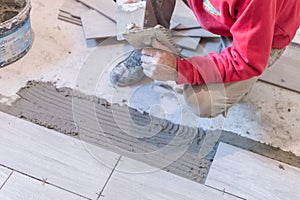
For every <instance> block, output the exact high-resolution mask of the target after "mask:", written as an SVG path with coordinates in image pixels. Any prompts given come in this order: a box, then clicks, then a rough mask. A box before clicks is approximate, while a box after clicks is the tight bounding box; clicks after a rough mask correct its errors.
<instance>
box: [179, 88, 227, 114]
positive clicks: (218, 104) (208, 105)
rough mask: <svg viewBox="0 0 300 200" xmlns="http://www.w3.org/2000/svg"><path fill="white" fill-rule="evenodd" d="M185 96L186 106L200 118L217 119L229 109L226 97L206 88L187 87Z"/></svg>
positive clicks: (184, 92)
mask: <svg viewBox="0 0 300 200" xmlns="http://www.w3.org/2000/svg"><path fill="white" fill-rule="evenodd" d="M183 94H184V99H185V102H186V104H187V105H188V107H189V108H190V109H191V111H192V112H193V113H194V114H195V115H197V116H198V117H205V118H211V117H216V116H217V115H219V114H221V113H223V112H224V111H226V110H227V109H228V104H227V103H226V98H225V96H224V95H220V94H216V92H215V91H210V90H209V89H208V88H207V87H206V86H191V85H186V86H184V91H183Z"/></svg>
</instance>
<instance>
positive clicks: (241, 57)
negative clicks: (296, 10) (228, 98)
mask: <svg viewBox="0 0 300 200" xmlns="http://www.w3.org/2000/svg"><path fill="white" fill-rule="evenodd" d="M224 2H227V1H224ZM237 2H238V3H236V4H235V5H234V7H235V10H236V12H235V15H234V16H235V18H236V20H235V22H234V24H233V25H232V27H231V28H230V32H231V34H232V38H233V44H232V46H230V47H228V48H226V49H224V50H223V51H222V52H221V53H220V54H217V53H210V54H208V55H207V56H205V57H200V56H196V57H191V58H189V59H184V60H181V59H177V67H178V81H177V83H178V84H203V83H211V82H224V83H228V82H236V81H241V80H246V79H249V78H252V77H254V76H259V75H260V74H261V73H262V72H263V71H264V69H265V68H266V65H267V63H268V59H269V55H270V51H271V47H272V40H273V33H274V27H275V10H276V8H275V7H276V1H267V0H245V1H237ZM232 6H233V5H227V6H224V8H225V7H227V8H228V9H229V7H232ZM230 10H232V9H231V8H230ZM229 12H230V11H229V10H227V13H229ZM221 13H226V11H222V12H221ZM224 15H225V14H224ZM227 15H228V14H227ZM227 17H229V16H227ZM224 18H225V21H226V17H224ZM228 20H229V19H228ZM230 20H232V17H231V19H230Z"/></svg>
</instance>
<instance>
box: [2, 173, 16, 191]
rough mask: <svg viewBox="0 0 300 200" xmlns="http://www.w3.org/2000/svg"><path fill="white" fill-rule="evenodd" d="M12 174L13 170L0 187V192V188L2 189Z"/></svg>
mask: <svg viewBox="0 0 300 200" xmlns="http://www.w3.org/2000/svg"><path fill="white" fill-rule="evenodd" d="M13 173H14V171H13V170H11V172H10V174H9V176H8V177H7V178H6V180H5V181H4V183H3V184H2V185H1V187H0V190H2V188H3V187H4V185H5V184H6V183H7V181H8V179H9V178H10V177H11V176H12V174H13Z"/></svg>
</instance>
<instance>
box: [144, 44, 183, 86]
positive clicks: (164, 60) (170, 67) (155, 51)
mask: <svg viewBox="0 0 300 200" xmlns="http://www.w3.org/2000/svg"><path fill="white" fill-rule="evenodd" d="M152 47H153V48H152ZM152 47H146V48H144V49H143V50H142V52H141V54H142V57H141V60H142V67H143V71H144V74H145V75H146V76H147V77H149V78H151V79H153V80H157V81H177V70H176V69H177V60H176V57H175V55H174V54H173V53H172V52H171V50H170V49H169V48H167V47H165V46H164V45H162V44H161V43H160V42H158V41H157V40H156V39H154V40H153V41H152Z"/></svg>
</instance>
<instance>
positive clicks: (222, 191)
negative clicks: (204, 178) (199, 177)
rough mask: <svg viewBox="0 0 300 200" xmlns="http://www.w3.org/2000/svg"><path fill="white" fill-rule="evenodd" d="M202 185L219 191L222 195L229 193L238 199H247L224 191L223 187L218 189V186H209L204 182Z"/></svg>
mask: <svg viewBox="0 0 300 200" xmlns="http://www.w3.org/2000/svg"><path fill="white" fill-rule="evenodd" d="M203 185H204V186H206V187H208V188H211V189H213V190H217V191H220V192H221V193H223V195H224V194H227V195H230V196H233V197H236V198H239V199H241V200H247V199H245V198H243V197H240V196H238V195H235V194H231V193H229V192H226V191H225V189H224V190H220V189H218V188H215V187H212V186H209V185H206V184H203Z"/></svg>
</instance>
